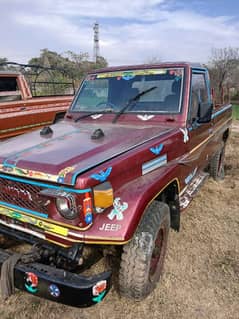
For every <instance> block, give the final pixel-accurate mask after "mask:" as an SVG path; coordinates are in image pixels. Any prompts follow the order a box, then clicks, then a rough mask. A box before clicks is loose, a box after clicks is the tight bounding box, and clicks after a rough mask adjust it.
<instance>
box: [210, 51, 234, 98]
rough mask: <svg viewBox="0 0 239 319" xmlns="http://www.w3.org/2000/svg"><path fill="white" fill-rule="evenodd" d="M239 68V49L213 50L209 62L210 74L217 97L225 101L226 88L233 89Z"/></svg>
mask: <svg viewBox="0 0 239 319" xmlns="http://www.w3.org/2000/svg"><path fill="white" fill-rule="evenodd" d="M238 68H239V48H232V47H229V48H218V49H215V48H214V49H212V55H211V58H210V60H209V65H208V69H209V73H210V78H211V83H212V87H213V88H214V92H215V95H216V97H217V98H218V97H219V96H220V97H221V98H222V99H223V95H224V90H223V88H224V87H227V88H228V89H229V88H230V87H233V86H234V85H235V83H233V79H235V77H236V73H238Z"/></svg>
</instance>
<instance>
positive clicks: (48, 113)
mask: <svg viewBox="0 0 239 319" xmlns="http://www.w3.org/2000/svg"><path fill="white" fill-rule="evenodd" d="M46 84H47V83H46ZM68 93H69V94H67V95H57V96H56V95H54V96H39V97H33V95H32V93H31V90H30V87H29V85H28V83H27V81H26V79H25V77H24V75H23V74H21V73H19V72H16V71H0V140H1V139H3V138H7V137H11V136H15V135H19V134H22V133H25V132H27V131H31V130H34V129H36V128H39V127H42V126H45V125H49V124H52V123H55V122H56V121H57V120H58V119H60V118H62V117H63V116H64V115H65V112H66V110H67V109H68V107H69V105H70V103H71V101H72V95H73V90H71V91H68Z"/></svg>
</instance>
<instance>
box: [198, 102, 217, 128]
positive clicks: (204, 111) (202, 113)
mask: <svg viewBox="0 0 239 319" xmlns="http://www.w3.org/2000/svg"><path fill="white" fill-rule="evenodd" d="M212 110H213V104H212V103H211V104H209V103H199V108H198V115H199V118H198V121H197V122H198V123H200V124H201V123H209V122H210V121H211V118H212Z"/></svg>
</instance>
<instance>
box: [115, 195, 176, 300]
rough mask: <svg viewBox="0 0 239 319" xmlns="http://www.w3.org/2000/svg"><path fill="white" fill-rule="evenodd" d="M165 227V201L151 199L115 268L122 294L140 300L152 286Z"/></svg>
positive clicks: (157, 274)
mask: <svg viewBox="0 0 239 319" xmlns="http://www.w3.org/2000/svg"><path fill="white" fill-rule="evenodd" d="M169 229H170V212H169V207H168V205H167V204H165V203H162V202H157V201H154V202H152V203H151V204H150V206H148V208H147V209H146V211H145V213H144V216H143V219H142V222H141V223H140V225H139V227H138V229H137V231H136V232H135V234H134V237H133V238H132V240H131V241H130V242H129V243H128V244H126V245H125V246H124V247H123V252H122V256H121V263H120V271H119V290H120V293H121V294H122V295H124V296H127V297H131V298H134V299H136V300H140V299H143V298H145V297H146V296H148V295H149V294H150V292H151V291H152V290H153V289H154V288H155V286H156V284H157V282H158V281H159V279H160V276H161V274H162V270H163V264H164V259H165V254H166V249H167V241H168V234H169Z"/></svg>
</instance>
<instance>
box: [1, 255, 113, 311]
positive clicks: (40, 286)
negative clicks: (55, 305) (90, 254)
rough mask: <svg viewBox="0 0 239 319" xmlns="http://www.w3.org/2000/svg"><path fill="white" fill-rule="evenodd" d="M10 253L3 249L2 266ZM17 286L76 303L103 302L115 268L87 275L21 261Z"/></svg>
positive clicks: (90, 303)
mask: <svg viewBox="0 0 239 319" xmlns="http://www.w3.org/2000/svg"><path fill="white" fill-rule="evenodd" d="M9 256H10V253H9V252H7V251H5V250H3V249H0V267H1V266H2V264H3V262H4V261H5V260H6V259H7V258H8V257H9ZM14 285H15V287H16V288H18V289H21V290H24V291H26V292H29V293H31V294H33V295H35V296H39V297H42V298H45V299H48V300H52V301H56V302H59V303H62V304H66V305H69V306H74V307H89V306H92V305H95V304H96V303H98V302H100V301H101V300H102V299H103V298H104V297H105V296H106V294H107V293H108V292H109V290H110V287H111V272H110V271H106V272H103V273H100V274H98V275H94V276H91V277H86V276H82V275H78V274H74V273H71V272H68V271H65V270H63V269H57V268H54V267H51V266H48V265H44V264H40V263H29V264H23V263H18V264H16V266H15V268H14Z"/></svg>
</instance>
